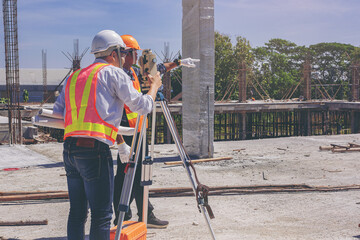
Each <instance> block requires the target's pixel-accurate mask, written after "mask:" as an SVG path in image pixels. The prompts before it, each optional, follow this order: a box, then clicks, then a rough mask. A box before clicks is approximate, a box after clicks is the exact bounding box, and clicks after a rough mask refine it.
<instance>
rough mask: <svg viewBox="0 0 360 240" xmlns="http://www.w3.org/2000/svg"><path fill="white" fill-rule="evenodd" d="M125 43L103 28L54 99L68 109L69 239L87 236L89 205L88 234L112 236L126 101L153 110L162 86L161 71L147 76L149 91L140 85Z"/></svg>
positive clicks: (141, 110)
mask: <svg viewBox="0 0 360 240" xmlns="http://www.w3.org/2000/svg"><path fill="white" fill-rule="evenodd" d="M125 48H126V46H125V44H124V42H123V40H122V39H121V37H120V36H119V34H117V33H116V32H114V31H112V30H103V31H101V32H99V33H97V34H96V35H95V37H94V39H93V41H92V46H91V53H93V54H94V55H95V58H96V59H95V61H94V63H93V64H91V65H90V66H88V67H86V68H84V69H80V70H78V71H76V72H74V73H73V74H72V75H71V76H70V77H68V79H67V80H66V82H65V83H64V88H63V90H62V92H61V94H60V96H59V97H58V98H57V100H56V102H55V104H54V113H61V114H63V115H64V121H65V133H64V140H65V141H64V151H63V157H64V165H65V170H66V175H67V183H68V191H69V200H70V212H69V218H68V227H67V235H68V239H69V240H83V239H85V233H84V225H85V222H86V218H87V213H88V207H90V209H91V227H90V240H103V239H104V240H105V239H106V240H108V239H109V238H110V221H111V218H112V199H113V178H114V173H113V159H112V156H111V152H110V149H109V146H111V145H113V144H114V143H115V141H116V137H117V132H118V128H119V126H120V122H121V118H122V113H123V107H124V104H126V105H128V106H130V107H131V109H132V110H133V111H134V112H137V113H138V114H141V115H142V114H148V113H150V112H151V110H152V107H153V104H154V100H155V97H156V93H157V91H158V88H159V87H160V86H161V78H160V73H157V75H156V76H149V82H150V83H151V87H150V90H149V92H148V93H147V94H146V95H143V94H142V93H139V92H138V91H136V90H135V89H134V88H133V86H132V82H131V81H130V79H129V77H128V76H127V74H126V73H125V72H124V71H123V70H122V69H121V68H122V65H123V63H124V60H125V59H124V58H125V53H124V52H123V51H124V50H125Z"/></svg>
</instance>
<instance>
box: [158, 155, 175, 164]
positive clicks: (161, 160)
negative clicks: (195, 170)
mask: <svg viewBox="0 0 360 240" xmlns="http://www.w3.org/2000/svg"><path fill="white" fill-rule="evenodd" d="M173 161H181V159H180V156H174V157H159V158H154V163H164V162H173Z"/></svg>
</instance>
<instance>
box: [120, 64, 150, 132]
mask: <svg viewBox="0 0 360 240" xmlns="http://www.w3.org/2000/svg"><path fill="white" fill-rule="evenodd" d="M130 70H131V72H132V75H133V77H134V79H135V80H134V81H132V82H133V86H134V88H135V89H136V91H138V92H141V88H140V82H139V79H138V77H137V75H136V73H135V71H134V69H133V68H132V67H130ZM124 108H125V113H126V117H127V119H128V122H129V127H132V128H134V127H135V125H136V118H137V116H138V114H137V113H135V112H132V111H131V110H130V108H129V107H128V106H126V104H124ZM143 118H144V117H143V116H142V117H141V118H140V123H139V128H138V132H140V128H141V124H142V121H143ZM147 127H148V123H146V128H147Z"/></svg>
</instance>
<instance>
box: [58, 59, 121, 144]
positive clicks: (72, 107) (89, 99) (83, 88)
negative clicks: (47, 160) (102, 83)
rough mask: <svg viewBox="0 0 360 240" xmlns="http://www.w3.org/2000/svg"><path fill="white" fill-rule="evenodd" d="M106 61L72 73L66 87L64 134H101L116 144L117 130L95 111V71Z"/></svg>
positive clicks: (67, 135) (91, 135) (101, 136)
mask: <svg viewBox="0 0 360 240" xmlns="http://www.w3.org/2000/svg"><path fill="white" fill-rule="evenodd" d="M108 65H109V64H104V63H94V64H92V65H90V66H88V67H87V68H84V69H80V70H78V71H76V72H74V73H73V74H72V75H71V76H70V77H69V78H68V82H67V84H66V88H65V110H66V112H65V134H64V140H65V139H66V138H67V137H70V136H74V135H75V136H76V135H84V136H90V137H100V138H103V139H107V140H110V141H111V142H112V143H115V140H116V136H117V132H118V129H117V128H116V127H114V126H113V125H111V124H109V123H107V122H105V121H104V120H103V119H102V118H101V117H100V116H99V113H98V111H97V110H96V86H97V80H98V78H97V74H98V72H99V71H100V70H101V69H102V68H103V67H105V66H108Z"/></svg>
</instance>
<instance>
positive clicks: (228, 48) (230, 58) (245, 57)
mask: <svg viewBox="0 0 360 240" xmlns="http://www.w3.org/2000/svg"><path fill="white" fill-rule="evenodd" d="M253 61H254V58H253V55H252V53H251V47H250V43H249V41H248V40H246V39H245V38H243V37H240V36H238V37H237V38H236V44H235V46H233V45H232V43H231V38H230V37H229V36H227V35H223V34H220V33H218V32H215V99H216V100H221V99H222V98H224V97H226V99H227V98H229V96H230V99H238V97H237V96H238V92H239V89H238V84H237V76H238V73H239V64H241V63H242V62H245V63H246V64H247V67H251V66H252V63H253Z"/></svg>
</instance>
